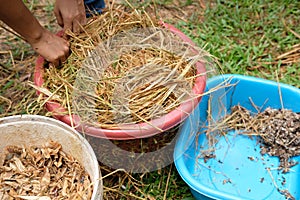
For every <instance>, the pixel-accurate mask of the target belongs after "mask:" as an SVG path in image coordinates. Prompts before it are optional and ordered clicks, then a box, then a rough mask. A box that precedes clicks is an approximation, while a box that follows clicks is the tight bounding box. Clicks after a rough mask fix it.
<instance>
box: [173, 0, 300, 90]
mask: <svg viewBox="0 0 300 200" xmlns="http://www.w3.org/2000/svg"><path fill="white" fill-rule="evenodd" d="M299 16H300V2H299V1H296V0H295V1H249V0H243V1H217V2H216V5H214V6H212V7H210V8H208V9H207V10H206V11H205V15H204V21H203V22H199V21H195V20H193V18H191V19H190V20H189V21H188V22H178V24H177V26H178V27H179V28H180V29H181V30H183V31H184V32H185V33H186V34H187V35H189V36H190V37H191V38H192V39H193V40H194V41H195V42H196V43H197V44H198V45H199V46H201V47H204V46H206V48H205V49H206V50H207V51H209V52H210V53H211V54H212V55H214V56H216V57H217V58H219V61H220V63H221V68H222V70H223V72H224V73H235V74H246V75H252V76H258V77H263V78H267V79H271V80H276V75H275V73H274V72H275V71H278V74H279V76H280V81H282V82H285V83H289V84H292V85H295V86H298V87H299V86H300V81H299V80H298V77H299V76H300V64H299V62H298V63H295V64H292V65H281V64H280V63H278V64H275V65H274V64H273V65H270V64H264V63H266V62H271V61H274V60H275V58H276V57H277V56H278V55H280V54H282V53H284V52H285V51H287V50H289V49H290V48H291V47H292V46H293V45H295V44H299V42H300V38H297V37H296V36H295V35H294V34H293V33H292V32H290V31H289V30H288V28H287V27H289V28H290V29H292V30H293V31H295V32H297V33H300V26H299V19H298V17H299ZM284 24H286V26H287V27H286V26H285V25H284Z"/></svg>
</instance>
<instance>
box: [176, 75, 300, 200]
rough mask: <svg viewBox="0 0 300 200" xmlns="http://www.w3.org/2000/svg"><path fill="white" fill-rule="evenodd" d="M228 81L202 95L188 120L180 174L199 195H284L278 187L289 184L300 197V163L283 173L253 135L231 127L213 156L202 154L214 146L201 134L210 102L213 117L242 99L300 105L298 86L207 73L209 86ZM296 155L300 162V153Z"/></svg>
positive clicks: (248, 104) (275, 198) (248, 103)
mask: <svg viewBox="0 0 300 200" xmlns="http://www.w3.org/2000/svg"><path fill="white" fill-rule="evenodd" d="M224 80H226V82H224ZM226 84H227V86H228V85H229V86H228V87H224V88H222V89H218V90H216V91H215V92H211V93H210V94H208V95H206V96H204V98H203V99H202V101H201V103H200V104H199V106H198V107H197V108H196V109H195V111H194V113H192V114H191V115H190V116H189V118H187V119H186V120H185V122H184V124H183V126H182V128H181V130H180V136H179V138H178V139H177V144H176V146H175V151H174V160H175V166H176V168H177V170H178V172H179V174H180V175H181V177H182V178H183V180H184V181H185V182H186V183H187V184H188V185H189V187H190V189H191V191H192V193H193V195H194V197H195V198H196V199H201V200H206V199H222V200H223V199H230V200H233V199H239V200H246V199H253V200H258V199H271V200H279V199H286V198H285V196H284V195H283V194H281V193H280V192H279V190H288V191H289V192H290V194H291V195H292V196H293V197H295V199H300V163H299V164H298V165H296V166H294V167H292V168H291V172H289V173H285V174H283V173H282V172H281V171H279V170H277V167H278V165H279V159H278V158H277V157H271V156H268V155H261V153H260V144H259V143H258V142H257V140H256V138H255V137H253V138H249V137H248V136H245V135H241V134H240V135H238V134H236V133H235V132H233V131H230V132H228V133H227V135H226V136H224V137H220V138H219V140H218V142H217V143H216V144H215V146H214V149H215V156H216V157H215V158H210V159H208V160H206V161H205V160H204V159H203V158H199V157H200V150H205V149H208V148H211V147H209V146H208V144H207V142H208V140H207V138H206V136H205V134H199V133H201V132H203V130H204V126H205V124H206V120H207V119H206V118H207V110H208V108H209V109H210V110H211V113H212V116H213V118H214V119H215V120H217V119H218V118H220V117H221V116H224V114H225V113H229V111H230V108H231V107H232V106H234V105H238V104H239V105H241V106H243V107H245V108H247V109H248V110H250V111H253V112H256V110H255V108H254V106H253V104H255V105H256V106H258V107H260V108H262V110H264V109H265V108H267V107H271V108H278V109H279V108H281V107H282V105H281V104H282V103H281V102H283V106H284V108H286V109H291V110H293V111H294V112H299V111H300V90H299V89H298V88H295V87H292V86H289V85H286V84H280V85H279V84H278V83H276V82H273V81H268V80H264V79H259V78H255V77H249V76H242V75H222V76H217V77H214V78H211V79H209V80H208V82H207V90H210V91H212V90H213V88H215V87H216V86H218V88H220V86H222V85H223V86H225V85H226ZM279 91H280V92H279ZM280 97H282V101H281V98H280ZM293 160H295V161H298V162H300V156H297V157H293ZM268 168H269V170H267V169H268ZM278 189H279V190H278Z"/></svg>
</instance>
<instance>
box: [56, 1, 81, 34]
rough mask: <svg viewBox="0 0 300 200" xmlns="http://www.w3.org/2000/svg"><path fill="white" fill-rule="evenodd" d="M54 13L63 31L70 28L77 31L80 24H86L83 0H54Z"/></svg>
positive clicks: (79, 28)
mask: <svg viewBox="0 0 300 200" xmlns="http://www.w3.org/2000/svg"><path fill="white" fill-rule="evenodd" d="M54 14H55V16H56V19H57V23H58V24H59V25H60V26H61V27H63V29H64V31H66V30H67V29H70V30H71V31H73V32H74V33H79V32H80V30H81V25H85V24H86V15H85V7H84V2H83V0H56V3H55V7H54Z"/></svg>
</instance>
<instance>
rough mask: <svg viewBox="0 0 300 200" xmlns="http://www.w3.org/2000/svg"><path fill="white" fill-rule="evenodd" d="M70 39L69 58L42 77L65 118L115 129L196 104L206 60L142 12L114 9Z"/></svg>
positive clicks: (98, 17)
mask: <svg viewBox="0 0 300 200" xmlns="http://www.w3.org/2000/svg"><path fill="white" fill-rule="evenodd" d="M67 34H68V37H69V41H70V44H71V47H70V49H71V51H72V53H71V55H70V57H69V58H68V60H67V61H66V62H65V63H64V64H63V65H62V66H61V68H54V67H51V66H50V67H46V70H45V73H44V79H45V83H44V87H45V88H47V89H49V90H50V92H51V93H54V94H55V95H54V96H55V101H58V102H59V103H60V104H61V105H63V107H65V108H68V109H66V110H68V111H69V113H65V114H71V113H73V114H78V115H79V116H80V117H81V120H83V121H85V122H89V123H92V124H93V125H98V126H99V125H100V127H102V128H115V127H116V126H117V125H118V124H128V123H129V124H135V123H140V122H148V121H149V120H151V119H154V118H157V117H159V116H162V115H164V114H166V113H168V112H170V111H172V110H174V109H175V108H176V107H178V106H179V105H180V104H181V103H182V102H185V101H187V100H188V99H191V98H196V97H195V96H194V95H193V94H192V87H193V83H194V79H195V78H196V76H197V75H196V63H197V62H199V61H204V60H205V59H204V57H205V56H207V55H206V54H205V53H204V52H203V51H202V50H200V49H197V48H196V47H194V46H192V45H191V44H188V43H186V42H183V41H182V39H181V38H179V37H178V36H177V35H175V34H172V33H171V32H170V31H168V30H166V29H164V28H162V27H161V26H160V25H159V22H158V21H157V20H155V19H152V18H151V17H150V16H149V15H148V14H147V13H146V12H144V11H137V10H135V9H132V10H131V11H125V10H124V9H123V8H122V7H120V6H118V7H114V6H111V7H110V8H109V9H108V10H107V11H105V12H104V13H103V14H102V15H100V16H95V17H93V18H92V19H91V20H90V21H89V22H88V24H87V25H86V26H85V27H83V32H82V33H81V34H79V35H74V34H73V33H70V32H69V33H67ZM202 75H204V74H202ZM71 107H72V109H71Z"/></svg>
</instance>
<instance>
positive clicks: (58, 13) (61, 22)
mask: <svg viewBox="0 0 300 200" xmlns="http://www.w3.org/2000/svg"><path fill="white" fill-rule="evenodd" d="M54 15H55V17H56V21H57V24H58V25H60V26H61V27H64V20H63V18H62V16H61V13H60V12H59V11H58V10H54Z"/></svg>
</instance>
